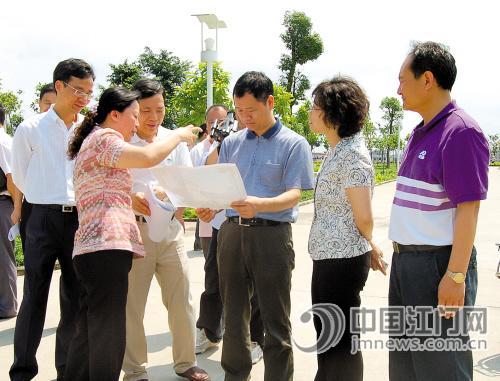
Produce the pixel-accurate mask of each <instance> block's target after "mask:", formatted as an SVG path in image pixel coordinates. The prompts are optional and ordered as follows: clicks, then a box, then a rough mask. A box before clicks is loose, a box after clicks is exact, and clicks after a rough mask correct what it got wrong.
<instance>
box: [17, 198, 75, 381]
mask: <svg viewBox="0 0 500 381" xmlns="http://www.w3.org/2000/svg"><path fill="white" fill-rule="evenodd" d="M77 227H78V215H77V213H76V212H73V213H62V212H61V211H60V210H54V209H49V208H47V207H46V206H44V205H37V204H34V205H33V210H32V213H31V216H30V218H29V220H28V225H27V227H26V250H25V252H24V267H25V274H24V292H23V300H22V303H21V307H20V309H19V314H18V316H17V321H16V330H15V333H14V363H13V364H12V367H11V368H10V377H11V380H16V381H18V380H22V381H25V380H31V379H32V378H34V377H35V376H36V374H37V373H38V364H37V362H36V358H35V356H36V351H37V349H38V346H39V345H40V339H41V337H42V332H43V325H44V323H45V313H46V309H47V298H48V294H49V288H50V280H51V278H52V273H53V271H54V264H55V261H56V259H57V260H58V261H59V264H60V265H61V278H60V280H59V304H60V310H61V318H60V320H59V325H58V326H57V331H56V353H55V366H56V370H57V377H58V379H62V378H63V376H64V371H65V368H66V356H67V353H68V349H69V343H70V341H71V339H72V338H73V333H74V331H75V318H76V313H77V311H78V295H79V287H78V281H77V279H76V275H75V271H74V269H73V261H72V254H73V241H74V236H75V231H76V229H77Z"/></svg>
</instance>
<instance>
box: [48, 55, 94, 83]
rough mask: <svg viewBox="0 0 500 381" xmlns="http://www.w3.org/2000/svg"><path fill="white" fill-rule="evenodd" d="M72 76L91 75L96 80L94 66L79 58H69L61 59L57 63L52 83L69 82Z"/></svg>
mask: <svg viewBox="0 0 500 381" xmlns="http://www.w3.org/2000/svg"><path fill="white" fill-rule="evenodd" d="M71 77H76V78H79V79H86V78H89V77H91V78H92V80H95V74H94V70H93V69H92V66H90V65H89V64H88V63H87V62H85V61H84V60H81V59H79V58H68V59H67V60H64V61H61V62H59V63H58V64H57V66H56V68H55V69H54V75H53V78H52V79H53V80H52V83H53V84H54V85H55V83H56V81H63V82H68V81H69V80H70V78H71Z"/></svg>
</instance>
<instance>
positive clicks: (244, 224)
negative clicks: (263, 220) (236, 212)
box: [238, 216, 250, 226]
mask: <svg viewBox="0 0 500 381" xmlns="http://www.w3.org/2000/svg"><path fill="white" fill-rule="evenodd" d="M243 220H244V219H243V218H241V216H239V217H238V225H240V226H250V224H247V223H244V222H243Z"/></svg>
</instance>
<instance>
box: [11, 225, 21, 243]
mask: <svg viewBox="0 0 500 381" xmlns="http://www.w3.org/2000/svg"><path fill="white" fill-rule="evenodd" d="M19 234H20V232H19V223H17V224H15V225H12V227H11V228H10V229H9V235H8V238H9V241H14V240H15V239H16V237H17V236H18V235H19Z"/></svg>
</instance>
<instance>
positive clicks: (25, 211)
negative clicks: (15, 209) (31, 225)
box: [19, 199, 33, 250]
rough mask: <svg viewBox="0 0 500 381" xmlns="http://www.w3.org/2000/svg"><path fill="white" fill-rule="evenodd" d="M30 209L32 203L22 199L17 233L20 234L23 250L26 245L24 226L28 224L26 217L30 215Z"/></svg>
mask: <svg viewBox="0 0 500 381" xmlns="http://www.w3.org/2000/svg"><path fill="white" fill-rule="evenodd" d="M32 209H33V205H32V204H30V203H29V202H28V201H26V199H24V200H23V203H22V205H21V221H20V222H19V235H20V236H21V245H22V246H23V250H25V247H26V226H27V225H28V219H29V218H30V216H31V210H32Z"/></svg>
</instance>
